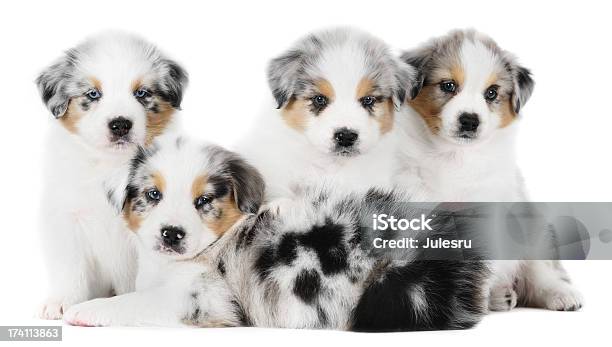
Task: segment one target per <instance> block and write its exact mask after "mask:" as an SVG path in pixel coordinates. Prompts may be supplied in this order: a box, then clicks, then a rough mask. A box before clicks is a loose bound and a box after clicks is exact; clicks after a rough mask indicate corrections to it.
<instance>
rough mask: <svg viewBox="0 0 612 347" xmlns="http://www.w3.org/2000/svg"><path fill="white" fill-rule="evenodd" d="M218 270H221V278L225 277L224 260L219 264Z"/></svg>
mask: <svg viewBox="0 0 612 347" xmlns="http://www.w3.org/2000/svg"><path fill="white" fill-rule="evenodd" d="M217 270H219V273H220V274H221V276H225V262H224V261H223V259H222V260H219V263H218V264H217Z"/></svg>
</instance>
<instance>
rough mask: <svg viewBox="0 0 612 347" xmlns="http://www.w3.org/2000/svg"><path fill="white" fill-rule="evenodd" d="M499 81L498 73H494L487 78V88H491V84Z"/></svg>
mask: <svg viewBox="0 0 612 347" xmlns="http://www.w3.org/2000/svg"><path fill="white" fill-rule="evenodd" d="M496 83H497V73H495V72H494V73H492V74H491V75H490V76H489V78H488V79H487V84H486V86H487V88H489V87H490V86H492V85H494V84H496Z"/></svg>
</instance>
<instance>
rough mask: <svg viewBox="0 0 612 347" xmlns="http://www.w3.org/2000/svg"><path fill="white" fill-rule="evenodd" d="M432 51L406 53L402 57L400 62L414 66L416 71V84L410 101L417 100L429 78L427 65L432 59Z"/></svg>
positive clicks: (423, 50) (421, 50) (420, 50)
mask: <svg viewBox="0 0 612 347" xmlns="http://www.w3.org/2000/svg"><path fill="white" fill-rule="evenodd" d="M431 55H432V51H431V50H430V49H416V50H412V51H406V52H404V53H402V55H401V56H400V60H401V61H402V62H404V63H405V64H408V65H410V66H412V67H413V68H414V69H415V70H416V77H415V82H414V84H413V86H412V89H411V90H410V99H411V100H413V99H415V98H416V97H417V96H418V95H419V93H420V92H421V89H423V84H424V83H425V79H426V76H427V65H428V63H429V61H430V59H431Z"/></svg>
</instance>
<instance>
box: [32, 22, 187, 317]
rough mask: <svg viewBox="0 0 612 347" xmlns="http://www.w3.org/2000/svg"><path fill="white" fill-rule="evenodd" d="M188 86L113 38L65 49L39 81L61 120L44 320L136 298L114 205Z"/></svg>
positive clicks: (52, 143) (49, 210) (45, 222)
mask: <svg viewBox="0 0 612 347" xmlns="http://www.w3.org/2000/svg"><path fill="white" fill-rule="evenodd" d="M186 82H187V76H186V73H185V71H184V70H183V69H182V68H181V67H180V66H179V65H177V64H176V63H175V62H174V61H172V60H169V59H168V58H167V57H166V56H164V55H163V54H162V53H161V52H160V51H159V50H158V49H157V48H156V47H155V46H153V45H152V44H150V43H148V42H146V41H143V40H142V39H140V38H138V37H134V36H131V35H127V34H122V33H107V34H103V35H100V36H96V37H93V38H91V39H88V40H86V41H85V42H83V43H82V44H80V45H78V46H76V47H75V48H72V49H70V50H68V51H67V52H66V53H65V54H64V55H63V56H62V57H61V58H60V59H58V60H57V61H56V62H55V63H54V64H53V65H51V66H49V67H48V68H47V69H45V70H44V71H43V72H42V73H41V74H40V76H39V77H38V79H37V81H36V83H37V85H38V88H39V90H40V93H41V96H42V99H43V101H44V103H45V104H46V106H47V107H48V109H49V110H50V111H51V113H52V114H53V116H54V117H55V118H56V120H55V121H54V122H53V124H52V125H51V129H50V132H49V134H48V137H47V142H46V147H45V150H46V154H45V159H46V166H45V169H44V171H43V172H44V175H45V181H46V184H45V188H44V189H45V192H44V194H42V196H43V201H42V220H41V224H42V225H41V232H42V239H43V246H44V251H45V256H46V257H45V263H46V264H47V265H48V274H49V279H50V292H49V297H48V299H47V300H46V302H45V303H44V305H43V306H42V308H41V311H40V316H41V317H42V318H46V319H59V318H61V317H62V313H63V312H65V311H66V310H67V309H68V308H69V307H70V306H72V305H74V304H77V303H80V302H83V301H87V300H90V299H92V298H96V297H103V296H109V295H112V294H123V293H126V292H129V291H131V290H133V288H134V278H135V271H136V263H135V261H136V260H135V255H134V249H133V246H132V243H131V240H130V234H129V233H128V232H126V231H125V227H124V222H123V220H122V219H121V217H120V213H119V210H118V209H117V208H116V207H114V206H112V205H111V204H110V203H109V200H112V199H115V198H116V197H114V195H115V194H121V192H120V191H116V190H115V189H114V187H117V186H118V185H120V184H122V182H126V181H127V174H128V167H129V162H130V160H131V158H132V157H133V155H134V153H135V150H136V148H137V147H138V146H141V145H145V144H147V143H150V142H151V141H152V140H153V139H155V138H156V137H158V136H159V135H161V134H163V133H166V132H168V131H170V130H171V129H172V128H173V127H174V123H175V120H174V119H175V111H176V110H177V109H178V108H179V107H180V104H181V99H182V95H183V90H184V88H185V85H186Z"/></svg>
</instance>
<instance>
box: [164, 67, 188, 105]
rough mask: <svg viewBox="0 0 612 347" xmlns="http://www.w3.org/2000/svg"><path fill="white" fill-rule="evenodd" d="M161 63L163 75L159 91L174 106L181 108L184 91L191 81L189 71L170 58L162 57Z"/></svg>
mask: <svg viewBox="0 0 612 347" xmlns="http://www.w3.org/2000/svg"><path fill="white" fill-rule="evenodd" d="M160 64H161V66H162V77H161V84H160V85H159V90H158V93H159V95H160V96H161V98H162V99H163V100H164V101H166V102H168V103H169V104H170V105H171V106H172V107H174V108H176V109H180V108H181V102H182V101H183V92H184V90H185V88H186V87H187V83H188V81H189V77H188V75H187V71H185V69H183V68H182V67H181V66H180V65H179V64H178V63H177V62H175V61H173V60H170V59H162V60H161V61H160Z"/></svg>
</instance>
